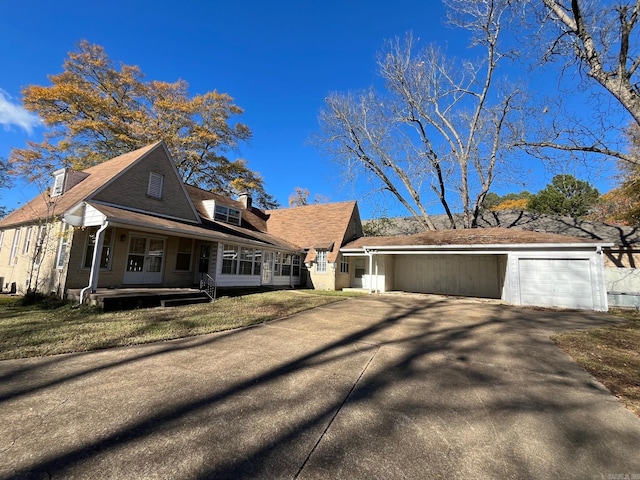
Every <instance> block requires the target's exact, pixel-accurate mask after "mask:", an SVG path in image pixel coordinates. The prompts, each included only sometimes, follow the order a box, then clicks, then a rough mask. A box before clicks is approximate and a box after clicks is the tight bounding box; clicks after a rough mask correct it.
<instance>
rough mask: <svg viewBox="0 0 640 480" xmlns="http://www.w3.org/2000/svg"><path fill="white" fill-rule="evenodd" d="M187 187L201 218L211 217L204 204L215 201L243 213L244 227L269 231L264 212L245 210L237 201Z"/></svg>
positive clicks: (200, 189)
mask: <svg viewBox="0 0 640 480" xmlns="http://www.w3.org/2000/svg"><path fill="white" fill-rule="evenodd" d="M185 187H186V188H187V193H188V194H189V196H190V197H191V201H192V202H193V204H194V205H195V207H196V210H197V211H198V213H199V214H200V216H201V217H204V218H207V217H208V216H209V215H208V213H207V210H206V209H205V207H204V205H203V203H202V202H203V201H205V200H215V201H216V202H219V203H220V204H222V205H225V206H227V207H233V208H237V209H238V210H240V211H241V212H242V215H241V216H242V227H244V228H249V229H251V230H257V231H260V232H266V231H267V222H266V219H265V215H264V212H262V211H261V210H259V209H257V208H253V207H251V208H250V209H245V208H244V205H243V204H242V203H241V202H239V201H237V200H233V199H231V198H229V197H225V196H223V195H219V194H217V193H213V192H209V191H207V190H203V189H202V188H198V187H195V186H193V185H188V184H185Z"/></svg>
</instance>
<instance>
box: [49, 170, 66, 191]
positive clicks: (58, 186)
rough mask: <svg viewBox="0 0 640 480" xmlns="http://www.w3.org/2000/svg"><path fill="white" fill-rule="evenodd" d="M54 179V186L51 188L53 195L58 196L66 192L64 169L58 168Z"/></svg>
mask: <svg viewBox="0 0 640 480" xmlns="http://www.w3.org/2000/svg"><path fill="white" fill-rule="evenodd" d="M53 175H54V180H53V188H52V189H51V196H52V197H57V196H59V195H62V194H63V193H64V176H65V171H64V170H58V171H56V172H53Z"/></svg>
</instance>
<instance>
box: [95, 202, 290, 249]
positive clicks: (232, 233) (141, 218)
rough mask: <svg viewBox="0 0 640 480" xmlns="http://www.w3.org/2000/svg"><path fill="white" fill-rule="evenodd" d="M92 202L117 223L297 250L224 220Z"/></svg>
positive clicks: (190, 235) (174, 233)
mask: <svg viewBox="0 0 640 480" xmlns="http://www.w3.org/2000/svg"><path fill="white" fill-rule="evenodd" d="M89 205H91V206H92V207H93V208H95V209H96V210H98V211H99V212H100V213H102V214H103V215H104V216H105V217H107V219H108V221H109V222H110V223H112V224H113V225H126V226H130V227H135V228H137V229H141V230H149V231H158V230H162V231H164V232H167V233H168V234H171V235H179V236H185V237H192V238H200V239H211V240H212V239H217V240H219V241H229V242H234V243H235V242H238V241H240V242H242V241H243V240H244V241H245V242H246V243H248V244H256V243H259V244H261V245H268V246H272V247H280V248H284V249H287V250H295V249H296V247H295V246H293V245H290V244H288V243H287V242H284V241H282V240H280V239H277V238H274V237H272V236H269V235H266V234H264V233H261V232H251V231H248V230H246V229H243V228H239V227H235V228H234V229H231V228H226V227H229V225H227V224H225V223H222V222H215V221H204V222H203V223H202V224H201V225H194V224H193V223H188V222H182V221H179V220H172V219H168V218H165V217H156V216H154V215H150V214H146V213H140V212H132V211H130V210H125V209H122V208H118V207H114V206H108V205H102V204H99V203H94V202H90V203H89Z"/></svg>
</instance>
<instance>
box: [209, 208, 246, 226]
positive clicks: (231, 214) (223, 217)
mask: <svg viewBox="0 0 640 480" xmlns="http://www.w3.org/2000/svg"><path fill="white" fill-rule="evenodd" d="M214 219H215V220H218V221H220V222H226V223H231V224H233V225H240V210H238V209H237V208H231V207H227V206H225V205H216V208H215V213H214Z"/></svg>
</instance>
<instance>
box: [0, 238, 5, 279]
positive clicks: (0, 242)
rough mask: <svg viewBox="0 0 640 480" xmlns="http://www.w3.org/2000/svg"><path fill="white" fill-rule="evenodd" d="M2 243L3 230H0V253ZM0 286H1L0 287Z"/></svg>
mask: <svg viewBox="0 0 640 480" xmlns="http://www.w3.org/2000/svg"><path fill="white" fill-rule="evenodd" d="M3 242H4V230H0V252H1V251H2V243H3ZM0 286H2V285H0Z"/></svg>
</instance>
